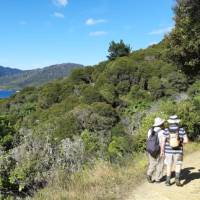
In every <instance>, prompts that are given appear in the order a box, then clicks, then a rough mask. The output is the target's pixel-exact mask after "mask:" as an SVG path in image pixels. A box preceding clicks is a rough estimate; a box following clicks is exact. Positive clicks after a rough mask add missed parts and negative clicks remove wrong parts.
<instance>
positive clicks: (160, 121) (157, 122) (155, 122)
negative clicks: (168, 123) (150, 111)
mask: <svg viewBox="0 0 200 200" xmlns="http://www.w3.org/2000/svg"><path fill="white" fill-rule="evenodd" d="M164 123H165V120H164V119H161V118H160V117H156V118H155V119H154V124H153V126H154V127H156V126H161V125H162V124H164Z"/></svg>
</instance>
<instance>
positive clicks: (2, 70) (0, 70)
mask: <svg viewBox="0 0 200 200" xmlns="http://www.w3.org/2000/svg"><path fill="white" fill-rule="evenodd" d="M21 72H22V70H19V69H13V68H9V67H3V66H0V77H2V76H11V75H14V74H20V73H21Z"/></svg>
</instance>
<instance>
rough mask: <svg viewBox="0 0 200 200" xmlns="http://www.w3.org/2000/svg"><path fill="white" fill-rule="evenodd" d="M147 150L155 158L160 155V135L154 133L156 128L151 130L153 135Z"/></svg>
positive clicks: (148, 142)
mask: <svg viewBox="0 0 200 200" xmlns="http://www.w3.org/2000/svg"><path fill="white" fill-rule="evenodd" d="M146 150H147V152H148V153H150V155H151V156H152V157H154V158H156V157H157V156H158V155H159V154H160V143H159V138H158V133H156V132H155V131H154V128H152V129H151V135H150V136H149V138H148V139H147V147H146Z"/></svg>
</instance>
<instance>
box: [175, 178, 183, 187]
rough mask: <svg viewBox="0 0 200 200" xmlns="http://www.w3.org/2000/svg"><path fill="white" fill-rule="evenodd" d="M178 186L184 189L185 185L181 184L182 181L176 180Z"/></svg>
mask: <svg viewBox="0 0 200 200" xmlns="http://www.w3.org/2000/svg"><path fill="white" fill-rule="evenodd" d="M175 183H176V186H178V187H182V186H183V185H182V184H181V182H180V179H175Z"/></svg>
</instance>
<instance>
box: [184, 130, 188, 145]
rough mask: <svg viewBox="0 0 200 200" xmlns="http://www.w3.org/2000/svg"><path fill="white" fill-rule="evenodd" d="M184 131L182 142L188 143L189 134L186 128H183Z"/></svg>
mask: <svg viewBox="0 0 200 200" xmlns="http://www.w3.org/2000/svg"><path fill="white" fill-rule="evenodd" d="M182 131H183V139H182V144H187V143H188V142H189V139H188V136H187V134H186V132H185V129H182Z"/></svg>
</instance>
